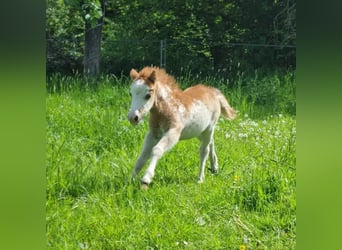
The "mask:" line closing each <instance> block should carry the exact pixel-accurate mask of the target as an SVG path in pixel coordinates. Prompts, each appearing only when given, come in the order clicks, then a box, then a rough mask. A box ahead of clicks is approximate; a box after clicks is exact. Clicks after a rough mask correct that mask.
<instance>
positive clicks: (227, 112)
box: [217, 91, 236, 120]
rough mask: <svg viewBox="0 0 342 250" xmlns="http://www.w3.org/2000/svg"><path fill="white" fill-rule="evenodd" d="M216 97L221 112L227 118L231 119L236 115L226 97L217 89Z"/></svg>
mask: <svg viewBox="0 0 342 250" xmlns="http://www.w3.org/2000/svg"><path fill="white" fill-rule="evenodd" d="M217 98H218V100H219V102H220V105H221V114H222V115H223V116H224V117H226V118H228V119H229V120H233V119H234V118H235V117H236V111H235V110H234V109H233V108H232V107H231V106H230V105H229V103H228V101H227V99H226V97H225V96H224V95H223V94H222V93H221V92H220V91H218V95H217Z"/></svg>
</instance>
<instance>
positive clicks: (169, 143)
mask: <svg viewBox="0 0 342 250" xmlns="http://www.w3.org/2000/svg"><path fill="white" fill-rule="evenodd" d="M130 77H131V79H132V80H133V82H132V84H131V88H130V95H131V96H132V103H131V108H130V111H129V113H128V120H129V121H130V122H131V124H133V125H136V124H138V123H139V122H140V121H141V120H142V119H143V118H144V116H145V115H146V114H147V113H148V112H150V121H149V127H150V130H149V132H148V133H147V135H146V137H145V141H144V147H143V149H142V152H141V154H140V156H139V158H138V160H137V162H136V163H135V166H134V169H133V172H132V179H133V180H134V178H135V177H136V175H137V174H138V173H139V171H140V170H141V169H142V167H143V166H144V164H145V163H146V161H147V160H148V159H149V158H150V157H151V161H150V164H149V166H148V168H147V170H146V172H145V175H144V176H143V178H142V180H141V183H142V188H144V189H146V188H147V187H148V184H150V183H151V182H152V178H153V176H154V170H155V168H156V164H157V162H158V160H159V159H160V158H161V157H162V155H163V154H164V153H165V152H166V151H168V150H170V149H171V148H172V147H173V146H174V145H175V144H176V143H177V142H178V141H179V140H184V139H190V138H193V137H197V138H198V139H199V140H200V141H201V148H200V171H199V175H198V182H199V183H202V182H203V180H204V166H205V162H206V159H207V157H208V155H209V156H210V163H211V171H212V172H214V173H216V172H217V171H218V164H217V157H216V153H215V148H214V138H213V134H214V128H215V125H216V123H217V120H218V118H219V116H220V114H221V113H222V115H223V116H224V117H226V118H228V119H234V118H235V116H236V112H235V110H234V109H233V108H232V107H231V106H230V105H229V104H228V101H227V100H226V98H225V97H224V95H223V94H222V93H221V92H220V91H219V90H218V89H216V88H212V87H207V86H204V85H202V84H199V85H195V86H192V87H190V88H188V89H186V90H184V91H182V90H181V89H180V88H179V87H178V84H177V83H176V81H175V79H174V78H173V77H172V76H170V75H168V74H167V73H166V72H165V70H163V69H160V68H158V67H145V68H143V69H142V70H141V71H140V72H137V71H136V70H135V69H132V70H131V71H130Z"/></svg>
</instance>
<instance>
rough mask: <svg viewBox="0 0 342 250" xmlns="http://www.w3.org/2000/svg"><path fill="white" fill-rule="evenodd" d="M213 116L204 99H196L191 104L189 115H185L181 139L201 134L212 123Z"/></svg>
mask: <svg viewBox="0 0 342 250" xmlns="http://www.w3.org/2000/svg"><path fill="white" fill-rule="evenodd" d="M210 116H211V113H210V111H209V110H208V108H207V106H206V105H205V104H204V103H203V102H202V101H199V100H197V101H194V102H193V104H192V105H191V106H190V110H189V113H188V114H187V117H184V121H183V122H184V125H185V126H184V128H183V131H182V133H181V137H180V139H181V140H184V139H189V138H193V137H198V136H200V135H201V134H202V133H203V131H204V130H206V129H207V128H208V126H209V125H210V122H211V121H210V119H208V117H210Z"/></svg>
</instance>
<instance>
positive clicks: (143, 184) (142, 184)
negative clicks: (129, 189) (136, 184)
mask: <svg viewBox="0 0 342 250" xmlns="http://www.w3.org/2000/svg"><path fill="white" fill-rule="evenodd" d="M140 188H141V190H147V189H148V184H147V183H144V182H142V183H141V186H140Z"/></svg>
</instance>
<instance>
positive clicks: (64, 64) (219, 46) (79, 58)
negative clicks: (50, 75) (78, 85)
mask: <svg viewBox="0 0 342 250" xmlns="http://www.w3.org/2000/svg"><path fill="white" fill-rule="evenodd" d="M80 42H81V41H74V43H75V44H77V43H78V44H80ZM147 65H155V66H159V67H161V68H165V69H167V71H169V72H172V73H175V74H179V73H182V72H184V71H189V70H190V71H192V72H193V73H199V72H202V73H203V74H207V73H208V72H209V73H212V72H213V71H221V72H225V73H226V74H229V72H234V71H236V69H237V68H240V69H246V68H249V69H252V70H253V69H255V68H260V67H265V68H288V67H292V68H295V67H296V45H288V44H284V45H283V44H263V43H253V42H212V41H211V42H210V44H209V45H208V42H207V41H206V42H203V41H198V40H193V41H189V40H186V41H181V40H180V41H178V40H177V41H176V40H172V39H160V40H158V39H155V40H137V39H124V40H108V41H106V40H104V41H102V49H101V69H102V70H101V71H102V72H105V73H114V74H120V73H124V74H127V73H128V72H129V70H130V69H131V68H133V67H134V68H137V69H139V68H142V67H144V66H147ZM70 69H71V70H72V71H79V72H82V70H83V49H82V46H77V45H76V46H75V45H73V47H71V48H66V47H65V43H64V41H53V40H47V70H48V71H62V72H63V71H65V70H66V71H67V70H69V71H70Z"/></svg>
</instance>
